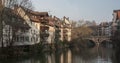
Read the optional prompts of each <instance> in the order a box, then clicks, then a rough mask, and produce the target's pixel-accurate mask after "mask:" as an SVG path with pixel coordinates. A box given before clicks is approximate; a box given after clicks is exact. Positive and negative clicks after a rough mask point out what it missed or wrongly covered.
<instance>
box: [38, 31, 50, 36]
mask: <svg viewBox="0 0 120 63" xmlns="http://www.w3.org/2000/svg"><path fill="white" fill-rule="evenodd" d="M40 36H41V37H48V36H49V32H40Z"/></svg>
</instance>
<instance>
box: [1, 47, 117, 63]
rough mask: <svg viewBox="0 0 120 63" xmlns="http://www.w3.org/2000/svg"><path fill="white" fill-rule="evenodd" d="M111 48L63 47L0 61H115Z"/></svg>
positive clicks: (113, 62)
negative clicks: (35, 54)
mask: <svg viewBox="0 0 120 63" xmlns="http://www.w3.org/2000/svg"><path fill="white" fill-rule="evenodd" d="M114 55H115V52H114V50H113V49H112V48H106V47H94V48H88V49H65V50H58V51H55V52H52V53H41V54H40V55H37V56H32V57H24V58H14V59H12V58H9V59H4V60H0V63H117V62H115V61H116V60H115V56H114Z"/></svg>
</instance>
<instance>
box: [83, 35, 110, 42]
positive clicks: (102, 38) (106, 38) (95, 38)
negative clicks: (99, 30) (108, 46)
mask: <svg viewBox="0 0 120 63" xmlns="http://www.w3.org/2000/svg"><path fill="white" fill-rule="evenodd" d="M85 39H89V40H92V41H94V42H95V43H101V42H103V41H108V42H111V40H110V37H109V36H91V37H88V38H85Z"/></svg>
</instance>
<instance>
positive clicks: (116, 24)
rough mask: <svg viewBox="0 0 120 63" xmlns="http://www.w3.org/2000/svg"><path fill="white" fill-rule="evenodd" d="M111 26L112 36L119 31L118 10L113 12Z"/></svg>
mask: <svg viewBox="0 0 120 63" xmlns="http://www.w3.org/2000/svg"><path fill="white" fill-rule="evenodd" d="M111 26H112V35H114V34H115V32H116V31H117V30H120V10H114V11H113V20H112V24H111Z"/></svg>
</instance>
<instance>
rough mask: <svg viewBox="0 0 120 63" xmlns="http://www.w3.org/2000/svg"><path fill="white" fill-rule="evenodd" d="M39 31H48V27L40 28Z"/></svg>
mask: <svg viewBox="0 0 120 63" xmlns="http://www.w3.org/2000/svg"><path fill="white" fill-rule="evenodd" d="M40 29H41V31H42V32H44V31H46V30H47V31H48V30H49V27H48V26H40Z"/></svg>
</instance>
